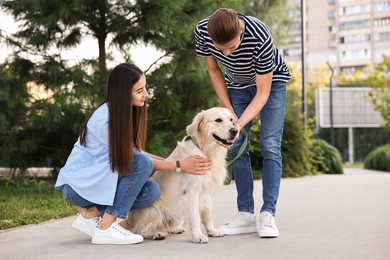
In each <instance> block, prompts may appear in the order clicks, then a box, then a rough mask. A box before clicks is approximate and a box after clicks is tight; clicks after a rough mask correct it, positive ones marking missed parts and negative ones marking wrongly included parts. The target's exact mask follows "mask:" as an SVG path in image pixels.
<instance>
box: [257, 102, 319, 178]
mask: <svg viewBox="0 0 390 260" xmlns="http://www.w3.org/2000/svg"><path fill="white" fill-rule="evenodd" d="M286 112H287V114H286V117H285V121H284V131H283V138H282V156H283V172H282V177H300V176H305V175H315V174H317V173H318V172H317V171H316V169H315V168H314V167H313V166H312V163H311V161H310V158H311V152H310V147H311V140H310V132H308V131H307V132H305V129H304V126H303V124H302V120H301V118H300V116H299V115H297V114H294V110H292V109H290V110H287V111H286ZM257 120H258V119H255V120H254V123H253V126H252V128H251V145H250V155H251V162H252V167H253V170H261V169H262V168H263V163H262V160H263V159H262V156H261V149H260V145H259V143H260V140H259V139H260V138H259V134H260V127H259V124H258V123H257V122H258V121H257ZM255 122H256V123H255Z"/></svg>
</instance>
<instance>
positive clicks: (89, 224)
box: [72, 213, 100, 237]
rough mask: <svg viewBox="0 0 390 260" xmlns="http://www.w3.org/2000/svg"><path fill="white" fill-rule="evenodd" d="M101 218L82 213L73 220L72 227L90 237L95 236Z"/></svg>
mask: <svg viewBox="0 0 390 260" xmlns="http://www.w3.org/2000/svg"><path fill="white" fill-rule="evenodd" d="M99 221H100V218H99V217H95V218H90V219H87V218H84V217H83V215H82V214H81V213H79V215H78V216H77V218H76V220H75V221H73V223H72V227H73V228H75V229H77V230H78V231H81V232H83V233H84V234H87V235H88V236H90V237H93V233H94V232H95V228H96V227H97V226H98V225H99Z"/></svg>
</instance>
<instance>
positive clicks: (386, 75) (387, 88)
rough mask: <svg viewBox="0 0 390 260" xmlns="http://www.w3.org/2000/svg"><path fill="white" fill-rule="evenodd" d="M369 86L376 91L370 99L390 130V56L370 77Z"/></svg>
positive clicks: (384, 58) (386, 57)
mask: <svg viewBox="0 0 390 260" xmlns="http://www.w3.org/2000/svg"><path fill="white" fill-rule="evenodd" d="M368 85H369V86H370V87H371V88H373V89H374V91H373V92H371V93H370V99H371V101H372V103H373V104H374V107H375V109H376V110H377V111H379V112H380V113H381V115H382V117H383V119H384V120H385V126H386V127H387V128H389V129H390V56H383V61H382V62H381V63H379V64H378V65H377V66H376V67H375V70H374V72H373V73H371V74H370V75H369V76H368Z"/></svg>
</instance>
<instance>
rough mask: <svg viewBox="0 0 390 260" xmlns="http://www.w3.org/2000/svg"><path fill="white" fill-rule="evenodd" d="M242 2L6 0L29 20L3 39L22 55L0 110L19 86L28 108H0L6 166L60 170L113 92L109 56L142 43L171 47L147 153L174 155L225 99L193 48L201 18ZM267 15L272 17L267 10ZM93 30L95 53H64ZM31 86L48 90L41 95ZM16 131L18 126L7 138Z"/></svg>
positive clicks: (152, 75)
mask: <svg viewBox="0 0 390 260" xmlns="http://www.w3.org/2000/svg"><path fill="white" fill-rule="evenodd" d="M280 1H282V2H283V1H284V0H280ZM280 1H273V2H280ZM237 2H238V1H234V0H218V1H214V0H197V1H189V0H161V1H128V0H115V1H114V0H69V1H59V0H24V1H12V0H3V1H0V7H1V8H3V9H4V10H5V11H7V12H8V13H10V14H12V15H13V17H14V18H15V19H16V20H17V21H19V22H21V23H22V25H23V26H22V28H21V30H20V31H18V32H17V33H16V34H14V35H12V36H10V37H7V38H6V39H5V38H4V37H3V38H2V40H3V41H4V40H5V41H6V42H7V44H9V45H12V46H13V48H14V49H15V51H14V53H13V55H10V57H9V58H8V59H7V61H6V62H5V63H4V64H2V67H1V68H2V70H3V71H4V72H5V73H4V74H2V75H0V81H6V82H8V83H9V84H11V83H12V84H18V86H17V88H11V87H9V88H5V89H2V90H1V91H2V92H4V93H5V94H4V96H3V95H2V97H4V98H0V106H1V107H3V106H4V107H5V108H6V109H5V110H4V111H11V112H14V107H15V106H16V104H15V105H13V103H12V102H10V101H9V100H7V98H6V97H7V96H8V97H12V96H11V95H13V94H12V91H16V90H17V92H18V94H20V97H21V98H20V101H19V102H18V105H19V106H20V109H19V110H18V111H20V113H18V114H10V113H6V112H4V113H3V111H0V126H1V127H2V128H1V129H0V131H1V133H0V142H1V144H2V147H1V148H2V149H3V150H6V151H9V153H7V155H5V154H4V153H3V154H2V155H0V164H1V165H3V166H26V167H27V166H52V167H60V166H62V165H63V164H64V162H65V160H66V157H67V155H68V154H69V151H70V149H71V147H72V145H73V143H74V141H75V140H76V138H77V136H78V131H79V128H80V126H81V124H82V123H83V121H84V119H85V118H86V117H87V116H88V115H89V113H90V112H91V109H92V108H93V107H95V106H96V105H97V104H98V103H99V102H100V101H101V100H102V98H103V96H104V95H105V89H106V81H107V78H108V75H107V73H108V71H109V70H110V68H107V64H108V63H107V61H110V60H111V61H112V51H113V49H114V47H115V48H118V49H120V50H121V53H122V54H123V60H121V61H119V60H115V63H116V64H118V63H120V62H123V61H128V62H131V54H129V48H130V46H131V45H133V44H140V43H146V44H151V45H153V46H155V47H156V48H157V49H158V50H160V51H162V52H163V53H164V58H165V59H164V62H163V64H162V65H153V66H151V68H150V69H149V70H148V71H146V74H147V79H148V89H149V91H150V94H151V98H150V109H149V122H148V123H149V128H148V129H149V132H148V143H147V149H148V150H149V151H150V152H153V153H156V154H161V155H163V156H165V155H167V154H168V152H169V151H171V150H172V148H173V147H174V146H175V143H176V141H177V140H178V139H181V138H182V137H183V136H184V134H185V133H184V129H185V126H186V125H187V124H189V123H190V120H191V119H192V117H193V116H194V115H195V114H196V113H197V112H199V111H200V110H202V109H206V108H209V107H210V106H215V105H218V102H217V99H216V95H215V94H214V93H213V89H212V87H211V83H210V80H209V79H208V76H207V71H206V70H205V66H204V64H203V59H201V58H198V57H196V54H195V49H194V39H193V30H194V27H195V24H196V23H197V22H198V21H199V20H200V19H201V18H204V17H206V16H208V15H210V14H211V13H212V12H213V11H214V10H215V9H217V8H218V7H221V6H225V7H231V8H233V9H236V10H243V9H240V8H241V6H240V4H238V3H237ZM250 2H253V3H256V1H244V2H243V5H244V4H247V3H250ZM271 2H272V1H271ZM265 7H267V6H265ZM262 13H264V14H267V11H266V9H264V11H263V12H262ZM272 15H276V14H275V13H272ZM86 36H90V37H93V38H95V39H96V44H97V45H96V46H95V47H96V49H97V50H98V58H97V59H92V60H87V59H84V60H80V61H76V62H74V61H69V60H67V59H66V57H62V56H61V52H62V51H63V50H69V49H72V48H75V47H77V45H78V44H79V43H80V42H81V41H82V40H83V38H84V37H86ZM93 47H94V46H91V48H93ZM19 64H24V67H18V66H19ZM15 67H16V68H18V69H16V70H15ZM22 68H23V69H22ZM6 75H8V78H6ZM28 85H30V86H38V87H37V88H38V89H43V91H44V92H45V93H50V95H47V96H40V97H35V98H34V97H33V96H32V94H33V93H32V92H31V89H30V90H29V88H28ZM9 129H17V131H15V132H14V134H13V135H9V134H7V133H9ZM22 147H24V148H22ZM20 151H23V152H20ZM16 158H18V160H16Z"/></svg>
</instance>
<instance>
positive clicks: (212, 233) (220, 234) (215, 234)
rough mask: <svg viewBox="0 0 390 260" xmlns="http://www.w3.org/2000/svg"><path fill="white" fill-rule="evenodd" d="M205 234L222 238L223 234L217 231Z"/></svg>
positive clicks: (213, 230) (208, 231) (209, 231)
mask: <svg viewBox="0 0 390 260" xmlns="http://www.w3.org/2000/svg"><path fill="white" fill-rule="evenodd" d="M207 234H208V235H209V236H210V237H223V236H224V235H225V234H224V233H223V232H222V231H220V230H218V229H215V228H214V229H211V230H207Z"/></svg>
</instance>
